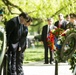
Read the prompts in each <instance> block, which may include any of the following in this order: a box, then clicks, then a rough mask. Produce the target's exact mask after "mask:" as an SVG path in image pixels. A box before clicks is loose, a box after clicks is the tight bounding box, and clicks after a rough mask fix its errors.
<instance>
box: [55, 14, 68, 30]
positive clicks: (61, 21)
mask: <svg viewBox="0 0 76 75" xmlns="http://www.w3.org/2000/svg"><path fill="white" fill-rule="evenodd" d="M58 18H59V20H58V21H56V22H55V26H57V27H58V28H62V29H64V30H66V25H67V22H66V21H65V20H64V16H63V14H61V13H60V14H59V15H58Z"/></svg>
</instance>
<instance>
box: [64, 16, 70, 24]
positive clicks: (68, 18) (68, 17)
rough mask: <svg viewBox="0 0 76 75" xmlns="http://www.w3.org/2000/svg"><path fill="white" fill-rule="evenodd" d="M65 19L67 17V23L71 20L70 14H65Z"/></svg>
mask: <svg viewBox="0 0 76 75" xmlns="http://www.w3.org/2000/svg"><path fill="white" fill-rule="evenodd" d="M65 19H66V22H67V24H68V23H69V22H70V15H69V14H68V15H66V16H65Z"/></svg>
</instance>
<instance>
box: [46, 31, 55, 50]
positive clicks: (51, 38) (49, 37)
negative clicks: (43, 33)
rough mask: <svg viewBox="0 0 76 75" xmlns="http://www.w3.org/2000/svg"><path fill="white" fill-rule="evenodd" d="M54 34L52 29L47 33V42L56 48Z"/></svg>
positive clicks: (52, 47) (50, 46) (52, 48)
mask: <svg viewBox="0 0 76 75" xmlns="http://www.w3.org/2000/svg"><path fill="white" fill-rule="evenodd" d="M54 37H55V36H54V34H53V33H52V32H51V31H50V32H49V33H48V35H47V44H48V47H49V48H50V49H51V50H54Z"/></svg>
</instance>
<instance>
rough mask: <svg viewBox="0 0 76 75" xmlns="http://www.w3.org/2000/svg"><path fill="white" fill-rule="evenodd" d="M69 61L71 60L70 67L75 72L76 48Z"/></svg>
mask: <svg viewBox="0 0 76 75" xmlns="http://www.w3.org/2000/svg"><path fill="white" fill-rule="evenodd" d="M68 61H69V64H70V65H71V67H70V69H71V70H72V72H73V71H74V68H75V66H76V50H75V52H74V54H73V55H72V57H71V58H70V59H69V60H68Z"/></svg>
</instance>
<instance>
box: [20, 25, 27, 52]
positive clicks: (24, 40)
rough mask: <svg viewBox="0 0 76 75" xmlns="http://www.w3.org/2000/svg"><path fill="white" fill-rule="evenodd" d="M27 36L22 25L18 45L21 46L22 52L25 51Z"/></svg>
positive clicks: (25, 29)
mask: <svg viewBox="0 0 76 75" xmlns="http://www.w3.org/2000/svg"><path fill="white" fill-rule="evenodd" d="M27 34H28V28H27V27H26V26H24V25H23V33H22V36H21V39H20V41H19V45H20V46H21V48H22V51H24V50H25V49H26V39H27Z"/></svg>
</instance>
